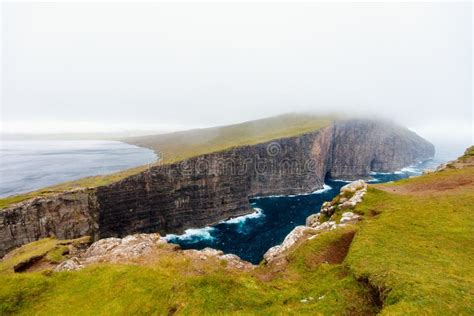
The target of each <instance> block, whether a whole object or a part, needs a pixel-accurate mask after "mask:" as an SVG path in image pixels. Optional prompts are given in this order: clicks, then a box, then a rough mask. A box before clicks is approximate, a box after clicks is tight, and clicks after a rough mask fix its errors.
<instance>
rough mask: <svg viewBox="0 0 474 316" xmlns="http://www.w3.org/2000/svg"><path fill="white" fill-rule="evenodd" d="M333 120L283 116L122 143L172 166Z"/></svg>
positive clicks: (322, 124)
mask: <svg viewBox="0 0 474 316" xmlns="http://www.w3.org/2000/svg"><path fill="white" fill-rule="evenodd" d="M334 120H335V116H315V115H311V114H285V115H280V116H276V117H271V118H267V119H261V120H256V121H250V122H245V123H240V124H234V125H228V126H221V127H213V128H205V129H195V130H191V131H185V132H177V133H171V134H164V135H151V136H141V137H133V138H128V139H125V140H124V141H125V142H127V143H131V144H135V145H138V146H142V147H147V148H151V149H153V150H154V151H155V152H156V153H157V154H159V156H160V157H161V162H162V163H173V162H177V161H180V160H183V159H188V158H191V157H196V156H200V155H203V154H207V153H211V152H218V151H222V150H227V149H230V148H233V147H239V146H246V145H255V144H258V143H264V142H268V141H271V140H274V139H280V138H287V137H293V136H298V135H301V134H304V133H308V132H311V131H315V130H318V129H321V128H323V127H326V126H329V125H330V124H331V123H332V122H333V121H334Z"/></svg>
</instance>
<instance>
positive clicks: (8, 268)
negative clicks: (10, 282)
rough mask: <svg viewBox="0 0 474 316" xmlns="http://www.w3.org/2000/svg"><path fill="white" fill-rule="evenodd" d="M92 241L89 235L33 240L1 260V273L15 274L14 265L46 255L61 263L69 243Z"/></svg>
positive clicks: (48, 258)
mask: <svg viewBox="0 0 474 316" xmlns="http://www.w3.org/2000/svg"><path fill="white" fill-rule="evenodd" d="M90 242H91V238H90V237H88V236H85V237H81V238H77V239H70V240H57V239H54V238H44V239H40V240H38V241H34V242H31V243H29V244H26V245H23V246H21V247H20V248H17V249H15V250H13V251H11V252H10V253H9V254H7V255H6V256H4V257H3V258H2V260H0V275H1V274H3V275H9V274H13V272H14V267H16V266H18V265H19V264H22V263H25V262H28V261H30V260H31V259H33V258H35V257H37V258H39V257H41V258H43V257H44V258H45V259H46V261H48V262H52V263H59V262H61V261H63V260H64V259H65V257H64V254H65V253H66V252H67V250H68V247H67V245H71V244H72V245H79V244H88V243H90Z"/></svg>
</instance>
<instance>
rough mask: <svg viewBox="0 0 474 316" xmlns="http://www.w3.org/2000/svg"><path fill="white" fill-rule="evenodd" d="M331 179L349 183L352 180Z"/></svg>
mask: <svg viewBox="0 0 474 316" xmlns="http://www.w3.org/2000/svg"><path fill="white" fill-rule="evenodd" d="M331 181H334V182H344V183H351V182H353V181H352V180H343V179H331Z"/></svg>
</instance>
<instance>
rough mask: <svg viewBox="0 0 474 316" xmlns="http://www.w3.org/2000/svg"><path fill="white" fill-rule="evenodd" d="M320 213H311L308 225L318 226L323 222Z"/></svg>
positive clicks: (307, 220)
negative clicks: (320, 220) (320, 219)
mask: <svg viewBox="0 0 474 316" xmlns="http://www.w3.org/2000/svg"><path fill="white" fill-rule="evenodd" d="M319 216H320V215H319V213H318V214H311V215H310V216H308V217H307V218H306V226H308V227H314V226H318V225H319V224H321V223H320V222H319Z"/></svg>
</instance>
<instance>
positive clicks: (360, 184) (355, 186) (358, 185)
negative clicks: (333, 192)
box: [341, 180, 367, 193]
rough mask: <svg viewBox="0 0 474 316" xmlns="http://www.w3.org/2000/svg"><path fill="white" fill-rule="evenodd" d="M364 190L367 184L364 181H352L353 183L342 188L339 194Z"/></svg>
mask: <svg viewBox="0 0 474 316" xmlns="http://www.w3.org/2000/svg"><path fill="white" fill-rule="evenodd" d="M365 188H367V184H366V183H365V181H364V180H357V181H353V182H351V183H349V184H346V185H345V186H343V187H342V188H341V193H342V192H350V193H354V192H356V191H358V190H361V189H365Z"/></svg>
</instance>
